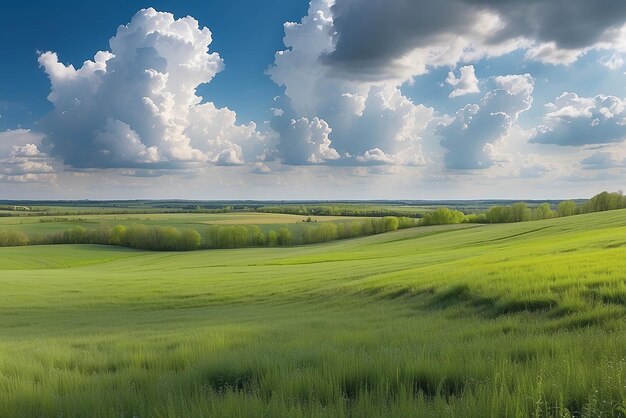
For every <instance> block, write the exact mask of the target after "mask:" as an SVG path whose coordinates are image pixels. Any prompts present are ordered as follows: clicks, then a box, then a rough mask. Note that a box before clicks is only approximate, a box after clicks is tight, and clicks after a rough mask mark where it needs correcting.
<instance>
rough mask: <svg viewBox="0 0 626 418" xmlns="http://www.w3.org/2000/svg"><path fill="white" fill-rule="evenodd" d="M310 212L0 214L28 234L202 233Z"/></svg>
mask: <svg viewBox="0 0 626 418" xmlns="http://www.w3.org/2000/svg"><path fill="white" fill-rule="evenodd" d="M306 219H307V216H299V215H284V214H273V213H254V212H243V213H216V214H213V213H160V214H137V215H130V214H122V215H110V214H109V215H106V214H99V215H68V216H28V217H4V218H3V217H0V230H19V231H22V232H25V233H27V234H46V233H51V232H63V231H67V230H69V229H71V228H74V227H76V226H82V227H83V228H87V229H93V228H99V227H101V226H109V227H110V226H115V225H131V224H138V223H139V224H143V225H148V226H149V225H159V226H174V227H177V228H193V229H196V230H198V232H200V233H201V234H202V233H203V232H204V231H205V230H206V229H207V227H208V226H209V225H252V224H256V225H259V227H261V229H263V230H269V229H271V228H274V227H276V226H283V225H284V226H290V225H294V224H297V223H302V221H304V220H306ZM354 219H363V218H358V217H350V216H312V217H311V220H312V221H314V222H328V221H343V222H349V221H352V220H354Z"/></svg>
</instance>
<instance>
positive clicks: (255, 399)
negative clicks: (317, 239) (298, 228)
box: [0, 210, 626, 417]
mask: <svg viewBox="0 0 626 418" xmlns="http://www.w3.org/2000/svg"><path fill="white" fill-rule="evenodd" d="M143 216H144V217H145V216H146V215H143ZM149 216H152V215H149ZM164 216H165V215H164ZM187 216H189V215H187ZM198 216H200V215H198ZM203 216H218V215H203ZM220 216H221V215H220ZM223 216H232V215H231V214H226V215H223ZM242 216H243V215H242ZM270 216H274V215H270ZM283 216H285V215H283ZM295 218H297V219H300V218H301V217H295ZM211 219H213V220H214V221H215V220H216V218H211ZM13 221H15V220H13ZM187 221H188V222H191V221H190V218H189V217H188V218H187ZM2 222H5V219H2ZM17 222H19V220H17ZM196 222H201V221H200V218H198V219H195V218H194V219H193V223H196ZM226 222H231V220H226ZM254 222H255V223H260V222H258V221H256V220H255V221H254ZM117 223H119V222H117ZM267 223H269V222H267ZM42 225H46V224H45V223H42ZM23 226H24V224H22V227H23ZM2 228H4V225H3V226H2ZM0 295H1V298H0V416H2V417H5V416H6V417H18V416H19V417H21V416H38V417H39V416H43V417H74V416H76V417H84V416H96V417H100V416H102V417H108V416H115V417H153V416H157V417H158V416H166V417H179V416H180V417H187V416H242V417H247V416H267V417H273V416H286V417H293V416H327V417H337V416H355V417H365V416H397V417H406V416H433V417H440V416H456V417H500V416H514V417H517V416H519V417H526V416H588V417H596V416H610V417H612V416H617V417H624V416H626V211H625V210H617V211H611V212H603V213H594V214H587V215H579V216H572V217H567V218H560V219H552V220H547V221H536V222H524V223H517V224H502V225H468V224H463V225H450V226H442V227H421V228H411V229H406V230H401V231H395V232H390V233H385V234H380V235H375V236H370V237H367V238H359V239H351V240H343V241H336V242H333V243H328V244H322V245H314V246H304V247H293V248H255V249H236V250H210V251H195V252H188V253H167V252H159V253H151V252H143V251H136V250H130V249H123V248H117V247H103V246H87V245H84V246H73V245H65V246H29V247H19V248H17V247H14V248H0Z"/></svg>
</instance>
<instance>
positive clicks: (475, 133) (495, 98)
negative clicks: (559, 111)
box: [435, 74, 533, 170]
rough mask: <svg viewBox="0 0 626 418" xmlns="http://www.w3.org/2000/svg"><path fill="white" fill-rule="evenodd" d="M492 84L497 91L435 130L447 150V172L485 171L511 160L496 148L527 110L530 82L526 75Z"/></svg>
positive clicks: (461, 110)
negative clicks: (449, 170) (448, 170)
mask: <svg viewBox="0 0 626 418" xmlns="http://www.w3.org/2000/svg"><path fill="white" fill-rule="evenodd" d="M494 83H495V87H496V88H495V89H493V90H491V91H489V92H488V93H487V94H485V96H484V97H483V98H482V99H481V100H480V102H479V103H478V104H468V105H466V106H464V107H463V108H461V109H459V111H457V113H456V115H455V116H454V119H452V121H450V122H447V123H440V124H439V125H438V126H437V128H436V129H435V133H436V134H437V135H439V136H440V137H441V138H442V139H441V145H442V146H443V147H444V148H445V149H446V154H445V156H444V164H445V166H446V168H448V169H453V170H472V169H484V168H488V167H491V166H493V165H495V164H498V163H502V162H506V161H509V160H510V159H511V157H510V156H509V155H507V154H505V153H503V152H501V151H499V145H500V143H501V142H502V141H503V140H504V139H505V138H506V137H507V135H508V134H509V132H510V130H511V128H512V126H513V124H514V123H515V122H516V121H517V119H518V117H519V115H520V113H522V112H524V111H525V110H527V109H529V108H530V106H531V104H532V95H531V94H532V92H533V78H532V77H531V76H530V75H528V74H525V75H508V76H502V77H496V78H495V79H494Z"/></svg>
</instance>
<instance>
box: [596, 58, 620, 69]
mask: <svg viewBox="0 0 626 418" xmlns="http://www.w3.org/2000/svg"><path fill="white" fill-rule="evenodd" d="M600 62H601V63H602V65H604V66H605V67H607V68H608V69H611V70H617V69H618V68H621V67H622V66H623V65H624V58H622V55H621V54H613V55H611V56H610V57H605V58H603V59H602V60H600Z"/></svg>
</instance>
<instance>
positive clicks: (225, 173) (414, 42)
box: [0, 0, 626, 199]
mask: <svg viewBox="0 0 626 418" xmlns="http://www.w3.org/2000/svg"><path fill="white" fill-rule="evenodd" d="M287 22H291V23H287ZM121 25H122V26H121ZM99 51H100V52H99ZM624 55H626V6H625V5H624V3H623V2H621V1H618V0H600V1H598V2H596V3H594V4H593V5H590V4H589V2H586V1H583V0H574V1H569V0H568V1H566V0H555V1H553V2H541V1H538V0H531V1H529V2H519V3H515V2H513V3H512V2H497V1H491V0H481V1H475V0H442V1H435V0H419V1H415V2H405V1H399V0H395V1H384V0H334V1H333V0H312V1H310V2H309V1H300V0H297V1H296V0H268V1H264V2H257V1H233V2H213V1H187V2H172V1H115V2H79V3H77V2H69V1H57V2H47V1H29V2H18V1H13V0H9V1H5V2H2V3H0V197H5V198H59V199H61V198H94V199H95V198H204V199H222V198H238V199H246V198H254V199H283V198H284V199H338V198H340V199H378V198H390V199H392V198H402V199H444V198H446V199H454V198H461V199H471V198H520V199H521V198H566V197H585V196H589V195H592V194H594V193H595V192H597V191H600V190H604V189H609V190H617V189H619V188H622V187H623V180H624V178H625V174H626V147H624V140H625V139H626V101H625V100H626V99H624V98H625V97H626V83H625V82H624V81H626V80H625V77H626V75H625V71H626V65H624Z"/></svg>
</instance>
